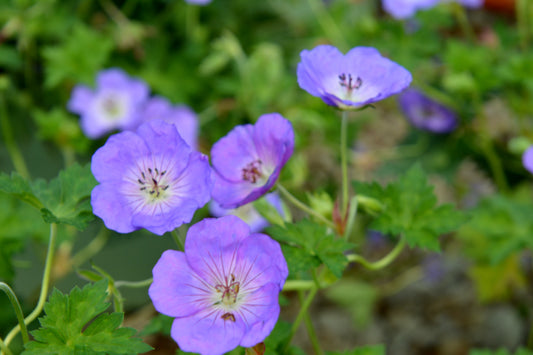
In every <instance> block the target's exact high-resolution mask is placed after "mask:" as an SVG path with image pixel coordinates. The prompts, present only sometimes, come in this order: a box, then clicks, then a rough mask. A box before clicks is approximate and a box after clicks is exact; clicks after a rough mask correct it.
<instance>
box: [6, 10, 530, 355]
mask: <svg viewBox="0 0 533 355" xmlns="http://www.w3.org/2000/svg"><path fill="white" fill-rule="evenodd" d="M506 4H507V5H506ZM449 5H450V6H447V5H443V6H438V7H436V8H434V9H430V10H428V11H423V12H419V13H418V14H417V15H416V17H415V18H413V19H410V20H406V21H398V20H394V19H393V18H391V17H389V16H388V15H386V14H385V13H384V12H383V10H382V9H381V5H380V3H379V1H376V0H329V1H321V0H267V1H255V2H251V1H249V0H233V1H222V0H214V1H213V2H212V3H211V4H209V5H208V6H205V7H195V6H191V5H188V4H186V3H185V2H184V1H181V0H154V1H141V0H124V1H111V0H72V1H59V0H38V1H37V0H34V1H32V0H6V1H2V2H0V118H1V127H0V129H1V132H2V145H1V146H0V161H1V170H2V172H6V173H10V172H11V171H12V170H14V169H15V167H17V162H16V161H15V160H16V159H14V160H12V159H11V157H12V156H13V147H18V148H19V149H20V150H21V152H22V157H23V159H24V160H25V162H26V165H27V168H28V174H29V175H30V176H31V177H32V178H44V179H47V180H50V179H52V178H53V177H55V176H56V175H57V174H58V171H59V170H61V169H62V168H63V167H65V166H70V165H72V164H73V163H74V162H75V161H78V162H80V163H82V164H85V163H87V162H89V161H90V157H91V155H92V153H93V152H94V151H95V150H96V149H97V148H98V147H100V146H101V145H102V144H103V143H104V141H105V139H100V140H96V141H91V140H89V139H88V138H86V137H85V136H83V134H82V132H81V130H80V128H79V125H78V117H76V116H75V115H73V114H71V113H69V112H67V110H66V103H67V101H68V99H69V96H70V93H71V90H72V88H73V87H74V85H76V84H79V83H84V84H87V85H94V78H95V75H96V73H97V72H98V71H100V70H102V69H104V68H110V67H120V68H123V69H125V70H126V71H127V72H128V73H129V74H130V75H132V76H135V77H138V78H141V79H143V80H145V81H146V82H147V83H148V84H149V85H150V87H151V90H152V94H156V95H161V96H164V97H166V98H168V99H169V100H170V101H171V102H172V103H175V104H178V103H179V104H187V105H189V106H191V107H192V108H193V110H195V111H196V112H197V113H198V114H199V118H200V149H201V150H202V151H203V152H206V153H207V152H208V151H209V149H210V146H211V145H212V144H213V143H214V142H215V141H216V140H217V139H219V138H220V137H222V136H223V135H225V134H226V133H227V132H228V131H229V130H230V129H231V128H232V127H233V126H235V125H237V124H242V123H247V122H255V120H256V119H257V118H258V117H259V116H260V115H261V114H263V113H267V112H280V113H281V114H282V115H284V116H285V117H287V118H288V119H290V120H291V121H292V123H293V125H294V127H295V132H296V144H297V148H296V150H295V154H294V156H293V157H292V158H291V160H290V161H289V164H288V166H287V167H286V169H285V170H284V172H283V176H282V179H283V182H284V185H285V186H286V187H288V188H290V189H291V190H294V191H300V192H298V193H297V195H299V196H300V197H302V198H304V199H307V200H308V201H310V204H311V205H313V206H314V207H316V208H317V209H321V208H322V210H323V212H324V214H327V213H328V212H329V213H330V212H331V209H332V206H333V201H335V200H336V198H337V188H336V186H338V182H339V180H340V178H339V169H338V159H339V157H338V143H339V142H338V137H339V132H340V124H339V123H340V121H339V114H338V112H336V111H335V110H332V109H331V108H330V107H327V106H326V105H324V104H323V102H322V101H321V100H319V99H317V98H315V97H312V96H310V95H309V94H307V93H306V92H304V91H303V90H301V89H300V88H299V87H298V84H297V82H296V65H297V63H298V61H299V53H300V51H301V50H303V49H311V48H313V47H314V46H316V45H318V44H323V43H330V44H333V45H335V46H337V47H338V48H339V49H341V50H342V51H344V52H346V51H347V50H349V49H350V48H352V47H355V46H372V47H375V48H377V49H378V50H379V51H380V52H381V53H382V54H383V55H385V56H387V57H389V58H391V59H392V60H394V61H396V62H398V63H400V64H401V65H403V66H405V67H406V68H407V69H408V70H410V71H411V73H412V74H413V78H414V81H413V86H415V87H418V88H421V89H422V90H423V91H424V92H426V93H427V94H428V95H430V96H431V97H433V98H434V99H437V100H438V101H440V102H441V103H443V104H445V105H447V106H449V107H450V108H452V109H453V110H455V111H456V113H457V114H458V117H459V119H460V125H459V127H458V129H457V130H455V131H454V132H453V133H451V134H447V135H433V134H431V133H428V132H424V131H419V130H417V129H415V128H413V127H411V126H410V125H409V124H408V123H407V121H406V120H405V119H404V118H403V117H402V115H401V114H400V112H399V110H398V107H397V103H396V100H395V99H394V98H390V99H387V100H385V101H383V102H380V103H379V104H377V105H376V107H375V108H374V109H367V110H365V111H363V112H358V113H354V114H353V115H352V116H351V122H350V132H349V139H350V142H351V157H350V158H351V168H350V170H351V174H352V177H353V178H354V180H358V181H369V180H377V181H379V182H382V183H384V182H387V181H390V180H391V179H394V178H395V177H397V176H401V175H402V174H403V172H405V170H406V169H407V168H408V167H410V166H411V165H412V164H413V163H415V162H421V164H422V166H423V167H424V169H425V171H427V172H428V174H429V176H430V181H431V184H432V185H433V187H434V190H435V192H436V194H437V196H438V198H439V200H440V201H441V202H452V203H454V204H455V205H457V206H458V207H460V208H461V209H464V210H465V211H466V213H467V214H468V216H469V221H468V222H466V223H465V224H464V225H463V227H462V228H461V229H460V230H459V231H458V233H456V234H453V235H452V236H447V237H444V238H443V239H442V242H443V243H442V245H443V248H442V249H443V254H442V256H438V257H437V256H435V255H437V254H435V255H434V254H430V256H432V255H434V257H432V258H433V259H435V260H436V262H435V261H431V262H429V261H428V260H427V258H429V256H427V253H426V254H424V253H422V252H418V251H411V252H408V253H404V255H403V258H401V259H400V260H399V261H398V262H397V263H396V264H394V265H393V266H392V267H391V268H390V269H389V270H388V271H385V272H383V273H380V274H379V275H376V274H375V273H370V272H367V271H364V270H361V269H360V268H357V267H354V268H352V269H350V270H348V271H346V274H349V275H348V278H347V279H346V280H344V279H343V281H342V282H339V283H338V284H336V285H335V286H334V287H332V288H331V289H329V290H328V292H327V293H326V295H325V297H324V299H323V301H321V302H323V303H322V304H319V305H317V307H319V306H322V307H323V308H326V309H327V308H328V307H329V306H330V303H332V304H335V305H337V306H338V307H346V308H347V309H348V311H349V315H351V317H353V321H354V322H353V324H352V326H353V327H355V328H357V329H363V330H364V329H367V330H368V329H372V326H374V327H375V326H376V321H375V320H376V319H378V320H379V322H385V320H384V319H389V321H390V318H387V317H389V316H388V315H390V312H389V311H388V310H389V308H394V307H407V306H406V305H405V304H404V303H402V302H403V301H402V298H401V297H402V296H401V295H402V292H407V294H414V295H415V296H416V295H417V293H416V292H417V291H416V290H414V291H413V287H414V288H415V289H416V288H417V287H428V291H427V292H428V293H431V292H440V291H439V290H440V289H439V288H438V287H433V288H431V287H430V286H431V285H433V284H432V283H434V282H443V283H447V285H448V286H449V287H452V288H453V287H457V288H458V289H459V286H457V285H458V283H456V282H458V281H457V280H456V278H457V277H459V278H461V282H463V281H462V280H463V279H466V280H470V281H469V282H471V283H472V285H473V288H472V290H471V293H472V294H474V295H475V297H476V301H475V302H476V305H489V306H490V305H494V304H505V305H507V306H509V308H506V309H510V311H509V312H511V313H512V314H513V315H515V318H513V319H516V320H517V321H516V322H515V323H513V324H515V328H513V329H514V330H515V331H516V332H517V333H518V335H517V337H516V339H515V338H513V339H512V340H509V339H503V340H502V341H501V342H493V343H491V342H490V341H491V339H490V336H488V338H489V340H486V339H484V338H483V339H482V337H481V338H475V337H474V340H471V341H470V342H469V343H468V344H467V348H468V347H471V346H480V347H481V346H486V347H492V348H494V349H495V348H497V347H499V346H506V347H508V348H509V349H511V350H512V349H516V348H518V347H519V346H521V345H524V344H526V343H527V339H528V334H527V333H528V329H530V325H531V324H532V322H533V311H532V309H533V308H532V307H533V296H532V292H533V262H532V254H531V249H532V247H533V222H532V221H533V219H532V216H533V194H532V182H533V180H532V177H531V174H530V173H529V172H527V171H526V170H525V169H524V168H523V166H522V162H521V154H522V152H523V151H524V150H525V148H527V147H528V146H529V145H531V144H532V143H533V120H532V118H533V4H532V3H531V1H528V0H517V1H516V4H513V3H511V2H492V1H487V6H486V7H485V8H484V9H479V10H474V11H469V12H468V13H466V15H467V20H468V21H469V24H470V27H466V28H465V27H464V26H462V23H461V22H460V18H461V17H458V16H457V7H454V6H453V4H449ZM513 5H514V6H515V7H516V8H514V7H513ZM19 172H20V171H19ZM205 215H207V212H206V211H205V210H204V211H202V212H201V213H200V216H199V217H201V216H205ZM199 217H198V218H199ZM28 221H31V223H28ZM100 228H101V222H100V221H95V222H93V223H92V225H91V226H90V227H89V229H88V230H87V231H86V232H83V233H77V232H76V231H75V230H74V229H71V228H70V227H62V230H61V232H60V235H61V236H62V238H63V243H62V244H61V246H60V249H59V251H58V255H59V258H58V260H57V262H56V265H55V269H54V270H55V274H54V275H55V276H54V278H55V279H56V280H57V281H58V283H57V285H58V286H59V287H62V286H63V287H64V288H65V289H68V288H70V286H67V285H71V284H72V283H76V282H77V281H75V280H76V278H75V277H74V276H72V269H73V268H74V266H76V267H80V266H82V265H85V266H86V265H87V262H88V260H78V261H79V264H78V265H74V266H73V264H72V260H73V255H76V254H75V253H74V252H75V251H79V250H83V247H84V246H85V245H86V244H88V243H90V242H91V240H93V238H94V236H95V235H97V234H98V231H99V229H100ZM357 228H358V231H359V233H358V234H357V237H355V238H354V239H356V240H355V242H356V243H357V244H358V246H359V247H360V248H362V250H363V251H364V253H366V255H367V256H368V257H369V258H372V257H376V256H379V255H382V254H383V250H386V249H387V247H390V245H391V244H390V243H391V241H390V240H389V238H388V237H386V236H378V237H376V236H375V235H374V236H372V234H373V233H372V232H370V231H368V230H367V228H368V220H367V219H366V217H364V216H361V218H360V219H359V221H358V224H357ZM47 232H48V228H47V226H46V225H45V224H44V223H43V222H41V221H40V218H39V217H38V213H37V212H36V211H35V210H33V209H31V208H30V207H28V206H27V205H26V204H24V203H22V202H20V201H18V200H15V199H13V198H12V197H10V196H8V195H6V194H0V279H2V280H5V281H7V282H12V283H14V286H15V289H16V290H18V291H20V292H21V294H22V295H23V300H24V302H23V303H24V307H26V308H30V307H31V304H32V302H33V301H34V299H35V287H37V286H36V285H37V283H38V281H36V282H35V284H33V285H31V284H30V281H29V280H35V277H34V278H33V279H32V276H31V275H35V274H36V275H37V276H36V278H37V279H38V277H39V276H38V275H39V273H40V271H39V266H40V265H41V264H40V263H41V262H42V257H43V245H44V243H45V242H46V236H47ZM111 234H113V233H111ZM137 234H139V235H140V236H141V237H139V238H137V237H135V235H137ZM146 234H147V233H145V232H138V233H134V235H133V236H132V237H131V239H127V238H125V237H118V236H116V235H113V236H112V238H109V240H110V241H109V244H108V247H109V249H107V250H108V252H107V254H106V253H105V252H104V253H103V254H102V255H104V256H102V257H101V259H95V262H96V263H98V262H102V263H108V264H106V265H105V266H104V268H105V269H106V270H108V271H110V272H111V273H116V275H117V277H120V278H126V279H128V278H129V279H142V277H141V276H144V277H149V275H150V273H149V270H150V268H149V267H147V268H145V269H143V271H142V272H138V270H128V269H129V268H130V267H129V266H128V263H130V264H131V259H129V256H130V255H132V253H137V254H138V252H135V251H132V250H133V248H137V249H139V248H140V249H141V250H142V248H143V247H146V244H153V245H152V247H153V252H152V253H151V254H150V253H149V254H150V255H151V256H146V261H145V264H146V265H150V263H152V265H153V263H154V261H155V260H156V258H157V257H158V256H159V254H160V252H161V250H163V249H164V246H165V245H167V247H168V245H171V244H165V243H167V242H168V241H167V240H161V239H158V240H157V241H155V242H154V237H153V236H152V237H146ZM374 234H375V233H374ZM136 238H137V239H136ZM103 239H105V238H103V237H102V240H103ZM141 239H142V240H145V241H146V242H140V240H141ZM125 243H127V244H128V245H124V244H125ZM143 243H144V244H143ZM115 252H117V253H119V254H118V255H119V256H117V258H116V259H114V260H112V262H111V263H109V260H108V261H104V257H106V258H107V259H109V257H111V259H113V255H114V253H115ZM120 253H123V254H120ZM120 255H122V256H120ZM457 260H459V261H457ZM435 263H436V264H437V265H435ZM451 264H453V265H451ZM450 265H451V266H450ZM31 270H33V271H31ZM111 270H113V271H111ZM435 270H437V271H435ZM128 271H129V273H128ZM435 273H436V275H437V276H436V275H435ZM67 274H70V275H71V278H70V279H68V278H67V279H64V278H63V277H64V276H65V275H67ZM141 274H142V275H141ZM444 274H445V275H448V276H447V277H448V278H445V277H444V276H442V275H444ZM450 275H451V276H450ZM376 278H377V279H376ZM450 278H451V279H450ZM61 280H62V281H61ZM65 280H70V281H65ZM435 280H440V281H435ZM443 280H444V281H443ZM420 283H422V286H421V284H420ZM459 284H460V283H459ZM428 285H430V286H428ZM410 292H411V293H410ZM415 296H413V297H415ZM128 297H129V298H130V299H131V300H132V302H131V303H128V306H129V307H130V310H133V309H134V308H136V307H139V306H140V305H142V304H146V303H147V301H148V299H147V297H146V295H143V291H139V292H138V293H137V294H131V295H128ZM443 297H450V299H452V301H453V297H461V296H460V295H459V296H458V295H455V296H454V295H449V294H445V296H443ZM457 302H461V301H457ZM387 307H389V308H387ZM480 307H482V306H476V307H474V308H471V310H472V309H474V310H476V311H479V312H482V308H480ZM465 308H467V309H468V308H469V306H468V304H466V305H465ZM0 309H1V310H2V311H1V312H0V334H4V333H5V331H7V330H8V329H9V328H10V327H11V326H12V325H13V324H14V321H15V318H14V314H12V312H10V311H9V306H8V302H7V298H6V297H3V296H1V297H0ZM418 311H420V310H418ZM317 312H319V310H318V309H317ZM388 312H389V313H388ZM466 313H467V314H470V313H468V312H466ZM437 314H439V313H438V312H437ZM317 317H319V316H317ZM413 317H416V316H413ZM419 317H422V318H424V317H430V318H431V316H430V315H421V316H419ZM373 319H374V321H373ZM432 319H433V318H432ZM432 322H433V323H438V321H437V320H435V319H433V320H432V321H431V322H430V323H432ZM450 322H452V323H453V324H455V328H454V327H453V326H452V328H453V330H455V331H457V332H459V333H460V332H461V331H462V330H464V327H475V326H476V325H480V324H484V323H483V322H482V321H480V323H475V322H474V325H472V324H470V325H468V326H464V327H463V326H462V325H461V326H460V325H457V324H458V323H457V322H458V321H457V322H455V320H450ZM454 322H455V323H454ZM161 323H165V322H161ZM167 323H168V322H166V323H165V324H166V325H165V326H166V327H168V324H167ZM417 324H418V323H417ZM421 324H422V325H426V326H427V324H426V323H424V322H422V323H421ZM516 324H518V325H516ZM418 325H420V324H418ZM162 327H163V326H162ZM383 329H385V330H383ZM395 329H397V328H395V326H394V325H389V328H386V327H385V328H382V329H381V332H382V338H380V339H383V338H384V339H385V340H381V341H387V342H388V344H390V343H391V342H393V341H395V340H394V339H397V337H396V338H394V339H393V340H387V339H388V338H387V335H390V334H391V332H393V330H395ZM413 329H418V328H416V327H414V328H413ZM495 329H499V328H497V327H496V328H495ZM341 333H342V332H341ZM467 333H468V332H467ZM496 333H497V331H496ZM361 334H363V335H361V336H360V338H357V339H363V340H360V342H362V343H366V342H370V340H372V339H373V338H372V336H374V337H378V338H379V336H377V335H375V334H374V335H368V334H369V333H365V332H363V333H361ZM439 334H440V333H438V332H437V333H434V334H433V333H432V334H430V335H431V336H433V337H434V338H438V336H439ZM468 334H470V333H468ZM468 334H467V335H468ZM457 336H458V337H459V335H457ZM406 337H407V338H406V339H407V340H405V339H404V341H410V342H411V343H410V344H411V345H412V344H413V342H414V344H418V345H416V346H419V347H421V349H426V351H429V350H427V349H433V348H432V346H433V347H435V346H436V345H434V344H433V343H431V342H429V345H427V344H426V343H423V342H421V341H420V339H418V338H417V337H416V336H412V337H413V338H416V339H414V340H413V339H411V338H409V336H406ZM352 338H353V339H352V340H354V341H355V340H357V339H356V337H352ZM369 339H370V340H369ZM398 341H400V340H398ZM434 342H435V343H439V339H434ZM422 343H423V344H422ZM532 343H533V339H532V338H531V336H530V346H531V345H533V344H532ZM420 344H422V345H420ZM424 344H425V345H424ZM456 345H457V344H456ZM304 346H305V344H304ZM416 346H414V347H413V346H412V347H411V348H409V349H415V348H416ZM424 346H425V347H424ZM457 346H458V347H456V348H453V349H455V350H447V351H448V352H446V350H442V349H441V350H439V351H441V352H424V351H425V350H421V351H422V352H420V353H426V354H429V353H432V354H433V353H436V354H452V353H453V354H462V353H465V352H464V347H463V348H462V347H461V346H459V345H457ZM398 349H401V347H399V348H398ZM439 349H440V348H439ZM457 349H459V350H457ZM450 351H452V352H450ZM453 351H458V352H453ZM405 353H409V352H405ZM411 353H413V352H411ZM397 354H402V352H401V350H398V352H397Z"/></svg>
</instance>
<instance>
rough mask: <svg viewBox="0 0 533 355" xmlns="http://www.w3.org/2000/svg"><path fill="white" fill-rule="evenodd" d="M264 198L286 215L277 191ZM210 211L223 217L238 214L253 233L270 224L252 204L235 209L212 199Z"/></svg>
mask: <svg viewBox="0 0 533 355" xmlns="http://www.w3.org/2000/svg"><path fill="white" fill-rule="evenodd" d="M264 198H265V200H266V201H267V202H268V203H269V204H271V205H272V206H274V207H275V208H276V210H277V211H278V213H279V214H280V215H281V216H283V215H284V212H283V206H282V202H281V198H280V197H279V195H278V194H277V193H275V192H272V193H269V194H266V195H265V196H264ZM209 212H210V213H211V215H213V216H215V217H223V216H227V215H234V216H237V217H239V218H240V219H242V220H243V221H245V222H246V223H248V225H249V226H250V230H251V231H252V233H256V232H260V231H262V230H263V229H264V228H266V227H267V226H268V225H269V223H268V221H267V220H266V219H265V218H264V217H263V216H261V215H260V214H259V212H257V210H256V209H255V208H254V206H253V205H252V204H246V205H244V206H241V207H237V208H234V209H226V208H223V207H222V206H220V204H218V203H217V202H216V201H211V202H210V203H209Z"/></svg>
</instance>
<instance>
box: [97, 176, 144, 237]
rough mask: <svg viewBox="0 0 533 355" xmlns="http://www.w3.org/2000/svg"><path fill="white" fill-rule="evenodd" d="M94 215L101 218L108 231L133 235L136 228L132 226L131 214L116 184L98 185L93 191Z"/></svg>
mask: <svg viewBox="0 0 533 355" xmlns="http://www.w3.org/2000/svg"><path fill="white" fill-rule="evenodd" d="M91 205H92V208H93V213H94V214H95V215H96V216H98V217H100V218H101V219H102V220H103V221H104V224H105V226H106V227H107V228H108V229H112V230H114V231H116V232H119V233H131V232H133V231H134V230H136V229H138V228H135V227H134V226H133V225H132V224H131V214H130V213H129V208H128V205H127V203H126V201H125V200H124V198H123V196H121V195H120V194H119V193H118V186H117V185H116V184H114V183H106V184H100V185H96V186H95V187H94V188H93V190H92V191H91Z"/></svg>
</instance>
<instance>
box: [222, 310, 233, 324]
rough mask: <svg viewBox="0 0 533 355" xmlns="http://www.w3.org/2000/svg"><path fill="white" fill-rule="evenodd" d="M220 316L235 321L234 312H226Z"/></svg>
mask: <svg viewBox="0 0 533 355" xmlns="http://www.w3.org/2000/svg"><path fill="white" fill-rule="evenodd" d="M220 318H222V319H224V320H230V321H232V322H235V316H234V315H233V313H229V312H228V313H224V314H223V315H222V316H221V317H220Z"/></svg>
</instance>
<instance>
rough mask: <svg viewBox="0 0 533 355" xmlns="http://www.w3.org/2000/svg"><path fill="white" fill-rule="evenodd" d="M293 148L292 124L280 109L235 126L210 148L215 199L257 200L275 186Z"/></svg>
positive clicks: (230, 204) (226, 203) (228, 204)
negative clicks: (278, 111)
mask: <svg viewBox="0 0 533 355" xmlns="http://www.w3.org/2000/svg"><path fill="white" fill-rule="evenodd" d="M293 149H294V131H293V129H292V125H291V123H290V122H289V121H288V120H287V119H285V118H284V117H283V116H281V115H280V114H279V113H269V114H265V115H262V116H261V117H259V119H258V120H257V122H256V124H255V125H251V124H248V125H242V126H237V127H235V128H234V129H232V130H231V131H230V132H229V133H228V135H226V136H225V137H223V138H221V139H220V140H219V141H218V142H216V143H215V144H214V145H213V148H212V149H211V162H212V164H213V168H214V170H215V173H216V174H215V186H214V188H213V199H214V200H215V201H216V202H218V203H219V204H220V206H222V207H223V208H236V207H239V206H242V205H244V204H247V203H249V202H252V201H255V200H257V199H258V198H259V197H261V196H263V195H264V194H265V193H267V192H268V190H270V189H271V188H272V187H273V186H274V184H275V183H276V180H277V179H278V177H279V174H280V172H281V168H283V166H284V165H285V163H286V162H287V160H289V158H290V157H291V155H292V151H293Z"/></svg>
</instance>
